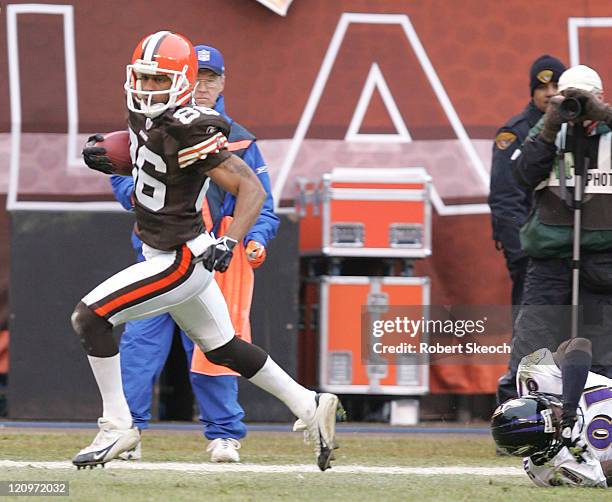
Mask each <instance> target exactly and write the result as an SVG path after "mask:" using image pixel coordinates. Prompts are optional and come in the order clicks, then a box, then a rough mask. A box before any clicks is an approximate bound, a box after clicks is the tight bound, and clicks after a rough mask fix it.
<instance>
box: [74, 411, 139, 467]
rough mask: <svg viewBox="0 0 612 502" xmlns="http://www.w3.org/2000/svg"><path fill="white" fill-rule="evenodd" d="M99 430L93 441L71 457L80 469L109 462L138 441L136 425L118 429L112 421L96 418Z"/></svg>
mask: <svg viewBox="0 0 612 502" xmlns="http://www.w3.org/2000/svg"><path fill="white" fill-rule="evenodd" d="M98 427H99V428H100V432H98V434H97V435H96V437H95V438H94V440H93V442H92V443H91V444H90V445H89V446H87V447H86V448H83V449H82V450H81V451H80V452H79V453H77V454H76V456H75V457H74V458H73V459H72V463H73V464H74V465H76V466H77V468H79V469H81V468H84V467H88V466H89V467H91V468H93V467H95V466H96V465H102V467H104V464H105V463H107V462H110V461H111V460H113V459H114V458H117V457H118V456H119V455H120V454H121V453H123V452H124V451H127V450H131V449H133V448H135V447H136V445H137V444H138V442H139V441H140V434H139V433H138V429H137V428H136V427H130V428H129V429H119V428H118V427H117V426H116V425H115V424H114V423H113V422H111V421H110V420H108V419H106V418H103V417H101V418H99V419H98Z"/></svg>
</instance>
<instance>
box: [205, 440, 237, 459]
mask: <svg viewBox="0 0 612 502" xmlns="http://www.w3.org/2000/svg"><path fill="white" fill-rule="evenodd" d="M239 449H240V441H237V440H236V439H232V438H217V439H214V440H212V441H211V442H210V444H209V445H208V447H207V448H206V451H209V452H210V461H211V462H240V455H239V454H238V450H239Z"/></svg>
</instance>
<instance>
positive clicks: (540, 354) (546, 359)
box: [520, 348, 556, 367]
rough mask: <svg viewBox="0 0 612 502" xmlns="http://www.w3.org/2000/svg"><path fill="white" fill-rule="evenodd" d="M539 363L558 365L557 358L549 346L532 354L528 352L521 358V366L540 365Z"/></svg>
mask: <svg viewBox="0 0 612 502" xmlns="http://www.w3.org/2000/svg"><path fill="white" fill-rule="evenodd" d="M538 365H552V366H556V364H555V360H554V359H553V355H552V352H551V351H550V350H548V349H547V348H543V349H539V350H536V351H535V352H532V353H531V354H527V355H526V356H525V357H523V359H521V362H520V366H522V367H529V366H538Z"/></svg>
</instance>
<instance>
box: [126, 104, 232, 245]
mask: <svg viewBox="0 0 612 502" xmlns="http://www.w3.org/2000/svg"><path fill="white" fill-rule="evenodd" d="M128 125H129V129H130V154H131V157H132V162H133V163H134V165H135V167H136V168H137V175H136V178H135V180H134V208H135V212H136V225H137V230H138V234H139V236H140V238H141V239H142V240H143V241H144V242H146V243H147V244H148V245H149V246H151V247H153V248H156V249H161V250H164V251H169V250H172V249H176V248H177V247H179V246H181V245H182V244H183V243H185V242H187V241H189V240H191V239H193V238H195V237H196V236H198V235H199V234H201V233H202V232H203V231H204V229H203V224H202V215H201V213H200V211H201V209H202V200H203V197H204V195H205V192H206V186H207V185H205V181H206V178H207V175H206V173H207V172H208V171H210V170H211V169H213V168H214V167H216V166H218V165H219V164H220V163H221V162H223V161H224V160H225V159H227V158H228V157H229V156H230V155H231V154H230V153H229V152H228V151H227V136H228V135H229V130H230V126H229V124H228V123H227V121H226V120H225V119H224V118H223V117H222V116H221V115H219V114H218V113H217V112H216V111H214V110H211V109H209V108H203V107H192V106H185V107H181V108H178V109H176V110H169V111H167V112H165V113H164V114H162V115H160V116H159V117H156V118H154V119H150V118H147V117H145V116H143V115H140V114H138V113H133V112H130V114H129V116H128Z"/></svg>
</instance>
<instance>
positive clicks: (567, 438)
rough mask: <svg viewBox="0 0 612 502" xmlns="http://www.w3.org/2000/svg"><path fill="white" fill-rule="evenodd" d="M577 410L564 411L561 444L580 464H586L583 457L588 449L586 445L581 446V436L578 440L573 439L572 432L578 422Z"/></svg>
mask: <svg viewBox="0 0 612 502" xmlns="http://www.w3.org/2000/svg"><path fill="white" fill-rule="evenodd" d="M577 420H578V419H577V417H576V410H572V411H569V410H567V409H565V407H564V409H563V415H562V416H561V425H560V429H561V442H562V443H563V446H565V447H567V449H568V450H569V452H570V453H571V454H572V455H573V456H574V458H575V459H576V461H577V462H578V463H582V462H585V461H586V460H585V459H584V457H583V454H584V452H585V451H586V449H587V447H586V445H585V444H579V440H580V436H578V437H577V438H576V439H572V431H573V430H574V425H575V424H576V421H577Z"/></svg>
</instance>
